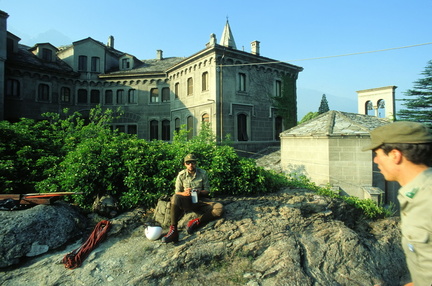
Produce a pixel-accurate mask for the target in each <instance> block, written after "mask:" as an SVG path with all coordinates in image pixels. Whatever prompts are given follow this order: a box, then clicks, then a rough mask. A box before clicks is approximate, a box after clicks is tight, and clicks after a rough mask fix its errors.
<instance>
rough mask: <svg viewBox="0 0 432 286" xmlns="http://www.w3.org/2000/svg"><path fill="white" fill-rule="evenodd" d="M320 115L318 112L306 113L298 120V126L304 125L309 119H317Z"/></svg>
mask: <svg viewBox="0 0 432 286" xmlns="http://www.w3.org/2000/svg"><path fill="white" fill-rule="evenodd" d="M319 115H320V114H319V113H318V112H312V111H310V112H308V113H307V114H306V115H305V116H303V118H302V120H300V122H299V124H302V123H305V122H306V121H309V120H311V119H314V118H315V117H318V116H319Z"/></svg>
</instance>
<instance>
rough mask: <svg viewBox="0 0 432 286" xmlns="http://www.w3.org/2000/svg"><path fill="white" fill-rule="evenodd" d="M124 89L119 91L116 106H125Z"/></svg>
mask: <svg viewBox="0 0 432 286" xmlns="http://www.w3.org/2000/svg"><path fill="white" fill-rule="evenodd" d="M123 96H124V95H123V89H119V90H117V100H116V104H123V103H124V98H123Z"/></svg>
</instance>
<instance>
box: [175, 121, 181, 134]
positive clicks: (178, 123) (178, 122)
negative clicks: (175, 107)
mask: <svg viewBox="0 0 432 286" xmlns="http://www.w3.org/2000/svg"><path fill="white" fill-rule="evenodd" d="M174 130H175V132H179V131H180V118H176V119H175V121H174Z"/></svg>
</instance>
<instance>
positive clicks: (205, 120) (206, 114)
mask: <svg viewBox="0 0 432 286" xmlns="http://www.w3.org/2000/svg"><path fill="white" fill-rule="evenodd" d="M201 121H202V122H210V115H209V114H208V113H204V114H203V115H202V117H201Z"/></svg>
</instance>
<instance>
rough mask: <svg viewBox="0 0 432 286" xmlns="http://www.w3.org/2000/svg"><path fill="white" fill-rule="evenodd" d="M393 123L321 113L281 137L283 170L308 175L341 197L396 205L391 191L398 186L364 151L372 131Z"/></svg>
mask: <svg viewBox="0 0 432 286" xmlns="http://www.w3.org/2000/svg"><path fill="white" fill-rule="evenodd" d="M390 122H391V121H389V120H388V119H384V118H377V117H375V116H369V115H362V114H356V113H347V112H341V111H334V110H331V111H328V112H326V113H324V114H321V115H320V116H318V117H316V118H314V119H312V120H310V121H307V122H305V123H303V124H300V125H298V126H295V127H293V128H291V129H288V130H286V131H284V132H282V133H281V134H280V138H281V167H282V170H283V171H284V172H285V173H288V174H296V175H305V176H306V177H308V178H309V179H311V181H313V182H314V183H315V184H317V185H328V184H330V185H331V186H332V187H334V188H335V189H336V190H339V191H340V193H341V194H345V195H351V196H356V197H359V198H372V199H375V200H380V202H383V203H386V204H387V203H389V202H390V201H391V202H396V201H397V200H396V192H392V190H390V189H396V188H397V186H392V185H391V184H390V185H389V183H388V182H385V180H384V178H383V176H382V175H381V174H380V173H379V170H378V169H377V167H376V166H374V165H375V164H374V163H373V154H372V152H370V151H368V152H364V151H362V148H363V147H364V146H366V145H368V144H369V142H370V131H372V130H373V129H375V128H376V127H378V126H381V125H385V124H388V123H390ZM380 189H381V190H382V191H381V192H380Z"/></svg>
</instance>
